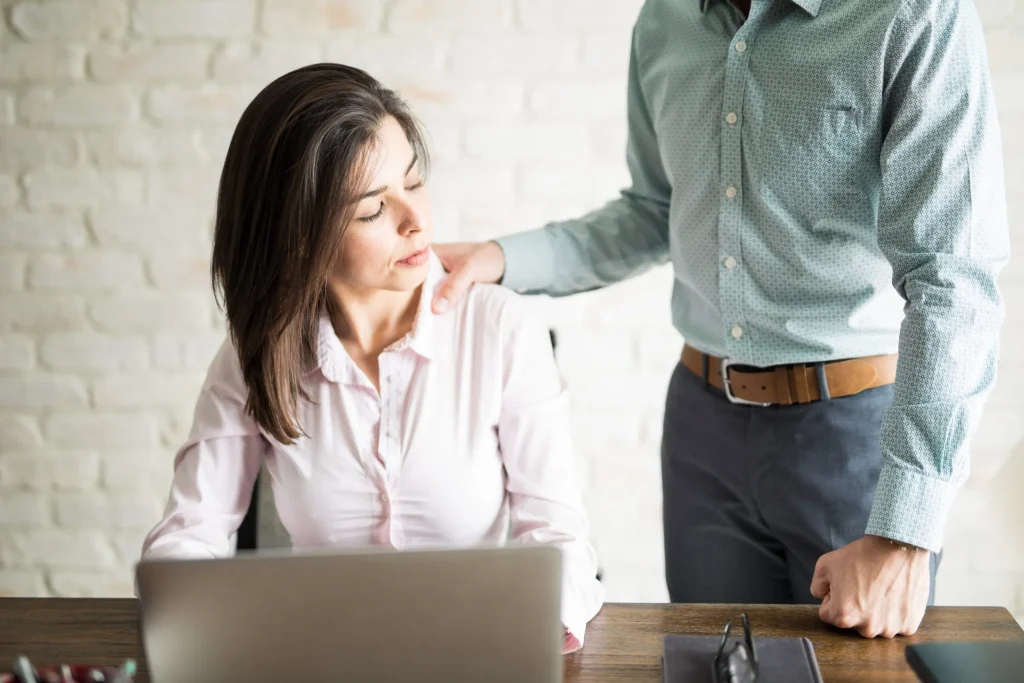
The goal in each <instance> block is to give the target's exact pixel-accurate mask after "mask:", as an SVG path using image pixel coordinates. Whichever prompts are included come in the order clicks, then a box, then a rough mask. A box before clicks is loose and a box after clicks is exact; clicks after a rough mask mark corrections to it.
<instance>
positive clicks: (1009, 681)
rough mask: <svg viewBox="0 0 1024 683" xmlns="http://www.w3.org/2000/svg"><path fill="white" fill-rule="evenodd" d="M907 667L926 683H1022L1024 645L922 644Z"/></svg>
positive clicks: (910, 650)
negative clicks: (965, 682) (967, 682)
mask: <svg viewBox="0 0 1024 683" xmlns="http://www.w3.org/2000/svg"><path fill="white" fill-rule="evenodd" d="M906 657H907V663H909V664H910V668H912V669H913V670H914V673H916V674H917V677H918V678H920V679H921V680H922V681H925V683H957V682H958V681H970V682H971V683H1022V681H1024V642H1021V641H1007V642H991V641H979V642H961V643H919V644H917V645H908V646H907V649H906Z"/></svg>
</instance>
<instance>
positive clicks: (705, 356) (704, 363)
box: [700, 353, 708, 385]
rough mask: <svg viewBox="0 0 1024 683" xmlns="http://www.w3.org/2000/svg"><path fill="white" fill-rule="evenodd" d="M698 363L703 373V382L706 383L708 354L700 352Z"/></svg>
mask: <svg viewBox="0 0 1024 683" xmlns="http://www.w3.org/2000/svg"><path fill="white" fill-rule="evenodd" d="M700 364H701V367H702V368H703V370H702V372H703V373H704V384H705V385H707V383H708V354H706V353H702V354H700Z"/></svg>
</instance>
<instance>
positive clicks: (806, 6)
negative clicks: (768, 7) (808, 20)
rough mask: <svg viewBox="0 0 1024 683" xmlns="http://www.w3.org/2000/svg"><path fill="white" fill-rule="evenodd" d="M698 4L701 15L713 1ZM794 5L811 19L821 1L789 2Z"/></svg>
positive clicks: (819, 6)
mask: <svg viewBox="0 0 1024 683" xmlns="http://www.w3.org/2000/svg"><path fill="white" fill-rule="evenodd" d="M697 1H698V2H699V3H700V11H701V13H703V12H706V11H707V9H708V6H709V5H711V3H712V1H713V0H697ZM720 1H721V2H729V0H720ZM790 1H791V2H792V3H793V4H794V5H796V6H797V7H799V8H801V9H802V10H803V11H805V12H807V13H808V14H810V15H811V17H812V18H813V17H816V16H818V11H819V10H820V9H821V3H822V0H790Z"/></svg>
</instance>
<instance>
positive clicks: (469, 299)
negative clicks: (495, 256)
mask: <svg viewBox="0 0 1024 683" xmlns="http://www.w3.org/2000/svg"><path fill="white" fill-rule="evenodd" d="M426 165H427V149H426V146H425V144H424V141H423V138H422V136H421V132H420V130H419V129H418V127H417V124H416V122H415V121H414V119H413V117H412V115H411V114H410V113H409V111H408V109H407V108H406V106H405V104H404V103H403V102H402V101H401V100H400V99H399V98H398V96H397V95H396V94H395V93H393V92H391V91H389V90H387V89H385V88H384V87H383V86H381V85H380V84H379V83H378V82H377V81H375V80H374V79H373V78H371V77H370V76H369V75H367V74H366V73H364V72H362V71H360V70H358V69H354V68H350V67H346V66H341V65H337V64H319V65H314V66H309V67H305V68H302V69H299V70H297V71H293V72H292V73H289V74H286V75H285V76H282V77H281V78H278V79H277V80H276V81H274V82H273V83H271V84H270V85H269V86H267V87H266V88H265V89H264V90H263V91H262V92H261V93H260V94H259V95H257V96H256V98H255V99H254V100H253V102H252V103H251V104H250V105H249V107H248V108H247V109H246V111H245V112H244V113H243V114H242V118H241V120H240V121H239V123H238V127H237V128H236V130H235V133H234V136H233V138H232V140H231V145H230V148H229V150H228V153H227V158H226V160H225V162H224V170H223V173H222V176H221V182H220V192H219V195H218V198H217V219H216V228H215V234H214V245H213V260H212V271H213V279H214V285H215V289H216V290H217V292H218V294H219V297H220V301H221V302H222V304H223V307H224V309H225V311H226V314H227V322H228V328H229V332H230V335H229V339H228V340H227V341H225V343H224V345H223V346H222V347H221V349H220V351H219V352H218V353H217V355H216V357H215V358H214V360H213V362H212V365H211V366H210V369H209V374H208V376H207V379H206V382H205V384H204V386H203V389H202V391H201V392H200V395H199V399H198V402H197V405H196V410H195V417H194V421H193V425H192V430H191V433H190V435H189V437H188V440H187V442H186V443H185V444H184V445H183V446H182V448H181V450H179V451H178V453H177V455H176V457H175V460H174V480H173V484H172V487H171V493H170V500H169V502H168V505H167V509H166V511H165V513H164V517H163V519H162V520H161V521H160V523H159V524H158V525H157V526H156V527H155V528H154V529H153V530H152V531H151V532H150V534H149V536H148V537H147V538H146V541H145V544H144V546H143V553H142V557H143V559H144V560H147V559H153V558H209V557H224V556H228V555H231V554H232V552H233V548H232V543H231V536H232V534H233V533H234V532H235V531H236V530H237V529H238V526H239V524H240V523H241V521H242V518H243V517H244V515H245V512H246V509H247V507H248V503H249V498H250V494H251V492H252V488H253V482H254V480H255V478H256V476H257V473H258V471H259V469H260V465H261V463H266V466H267V470H268V471H269V473H270V475H271V478H272V480H273V491H274V498H275V501H276V504H277V509H278V513H279V515H280V518H281V521H282V523H283V524H284V526H285V528H286V529H287V530H288V533H289V534H290V536H291V540H292V544H293V546H294V547H296V548H300V549H303V548H326V547H338V546H365V545H371V544H374V545H389V546H393V547H394V548H398V549H402V548H412V547H417V546H421V547H422V546H432V547H437V546H469V545H473V544H477V543H489V542H502V541H503V540H504V539H506V538H507V537H508V536H509V535H511V536H512V537H513V538H514V539H517V540H520V541H529V542H539V543H552V544H557V545H559V546H560V547H561V548H562V549H563V556H564V560H565V561H564V563H563V564H564V580H563V591H562V592H563V603H562V620H563V623H564V625H565V626H566V640H565V650H566V651H571V650H574V649H576V648H578V647H579V646H580V645H581V644H582V641H583V634H584V628H585V626H586V624H587V622H588V621H589V620H590V619H591V618H593V616H594V615H595V614H596V613H597V612H598V610H599V609H600V607H601V604H602V600H603V589H602V586H601V584H600V583H598V581H597V580H596V578H595V574H596V570H597V566H596V558H595V554H594V552H593V550H592V548H591V546H590V544H589V542H588V540H587V521H586V517H585V515H584V511H583V507H582V503H581V497H580V494H579V490H578V487H577V484H576V475H575V470H574V464H573V460H572V450H571V444H570V439H569V409H568V399H567V394H566V390H565V387H564V386H563V383H562V381H561V377H560V375H559V373H558V371H557V368H556V366H555V363H554V357H553V354H552V352H551V346H550V341H549V338H548V334H547V331H546V330H545V329H544V328H543V327H541V326H540V325H539V324H538V323H537V322H536V321H535V320H534V319H533V318H532V317H531V316H530V315H529V314H528V313H527V311H526V308H525V307H524V305H523V303H522V301H521V300H520V299H519V298H518V297H517V296H516V295H515V294H513V293H511V292H509V291H507V290H505V289H502V288H500V287H496V286H479V285H477V286H475V287H473V288H472V289H471V290H470V292H469V293H468V294H467V295H466V296H465V297H463V298H462V299H461V300H458V301H453V302H451V305H450V310H449V311H448V312H447V313H446V314H445V315H443V316H434V315H433V313H432V312H431V310H430V302H431V298H432V290H433V287H434V286H435V284H436V283H437V282H438V280H439V279H440V278H441V276H442V275H443V269H442V267H441V266H440V263H439V262H438V260H437V259H436V257H434V256H433V254H432V253H431V251H430V242H431V234H432V227H431V215H430V199H429V193H428V191H427V187H426V185H425V184H424V177H425V175H424V174H425V168H426Z"/></svg>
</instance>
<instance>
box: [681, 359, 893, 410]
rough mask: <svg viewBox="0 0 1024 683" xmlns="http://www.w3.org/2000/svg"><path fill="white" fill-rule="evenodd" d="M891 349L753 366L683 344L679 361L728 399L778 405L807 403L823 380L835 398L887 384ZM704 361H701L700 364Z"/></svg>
mask: <svg viewBox="0 0 1024 683" xmlns="http://www.w3.org/2000/svg"><path fill="white" fill-rule="evenodd" d="M896 359H897V354H895V353H893V354H890V355H887V356H866V357H864V358H852V359H850V360H839V361H833V362H830V363H817V364H806V363H797V364H795V365H778V366H775V367H771V368H753V367H750V366H743V365H740V364H739V363H736V364H733V363H732V362H731V361H725V363H724V365H725V369H726V371H727V373H723V371H722V369H723V360H722V359H721V358H718V357H716V356H710V355H707V354H704V353H701V352H700V351H698V350H697V349H695V348H693V347H691V346H684V347H683V365H684V366H686V368H687V369H688V370H689V371H690V372H692V373H693V374H695V375H697V376H698V377H700V378H702V379H705V380H706V381H707V383H708V384H710V385H711V386H713V387H717V388H719V389H721V390H722V391H724V392H725V394H726V396H727V397H728V398H729V400H730V401H732V402H733V403H741V404H755V405H765V406H767V405H783V406H789V405H793V404H794V403H811V402H813V401H819V400H821V399H822V392H821V391H820V389H819V387H820V386H821V383H822V382H823V383H824V385H825V387H826V388H827V392H828V394H827V395H826V396H825V397H824V398H839V397H841V396H851V395H853V394H857V393H860V392H861V391H864V390H865V389H873V388H875V387H881V386H885V385H887V384H892V383H893V382H894V381H895V380H896ZM705 363H706V365H705Z"/></svg>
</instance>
